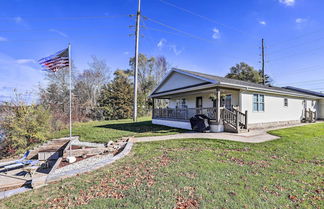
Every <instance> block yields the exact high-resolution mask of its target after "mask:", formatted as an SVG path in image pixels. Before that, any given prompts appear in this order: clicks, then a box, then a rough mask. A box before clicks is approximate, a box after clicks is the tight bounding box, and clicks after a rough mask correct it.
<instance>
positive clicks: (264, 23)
mask: <svg viewBox="0 0 324 209" xmlns="http://www.w3.org/2000/svg"><path fill="white" fill-rule="evenodd" d="M259 24H260V25H267V22H266V21H264V20H260V21H259Z"/></svg>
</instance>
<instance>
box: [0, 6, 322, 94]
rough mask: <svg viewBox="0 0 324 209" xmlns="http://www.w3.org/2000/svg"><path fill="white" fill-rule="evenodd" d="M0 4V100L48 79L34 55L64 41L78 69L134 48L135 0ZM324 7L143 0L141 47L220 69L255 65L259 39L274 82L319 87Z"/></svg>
mask: <svg viewBox="0 0 324 209" xmlns="http://www.w3.org/2000/svg"><path fill="white" fill-rule="evenodd" d="M170 3H171V4H170ZM0 8H1V11H0V100H6V99H8V98H9V97H10V96H11V95H12V91H13V89H14V88H16V89H17V90H18V91H19V92H25V91H30V92H32V93H34V94H35V92H37V89H38V85H44V84H45V81H44V72H42V71H40V66H39V65H38V64H37V63H36V62H35V60H38V59H39V58H42V57H44V56H47V55H50V54H51V53H53V52H56V51H58V50H60V49H63V48H64V47H66V46H67V44H68V43H69V42H71V44H72V54H73V59H74V61H75V65H76V67H77V69H78V70H79V71H82V70H83V69H85V68H86V67H87V63H88V62H89V61H90V57H91V55H96V56H97V57H99V58H102V59H105V60H106V61H107V63H108V65H109V66H110V68H111V70H115V69H116V68H127V67H128V61H129V58H130V57H131V56H133V54H134V36H130V35H129V34H131V33H133V32H134V28H132V27H129V26H130V25H134V23H135V18H134V17H129V16H128V15H130V14H135V12H136V9H137V0H118V1H116V0H78V1H76V0H64V1H63V0H52V1H49V0H11V1H5V0H0ZM323 9H324V2H323V1H321V0H249V1H237V0H226V1H222V0H204V1H197V0H165V1H161V0H142V14H143V15H144V16H146V17H148V19H143V20H142V24H141V25H142V26H143V28H142V30H141V34H142V35H143V37H141V40H140V52H141V53H144V54H146V55H149V56H157V55H163V56H165V57H166V58H167V60H168V61H169V62H170V63H171V65H172V66H174V67H179V68H184V69H189V70H194V71H200V72H204V73H211V74H215V75H221V76H224V75H225V74H226V73H227V72H228V71H229V68H230V67H231V66H233V65H235V64H236V63H239V62H241V61H244V62H246V63H248V64H250V65H252V66H254V67H255V68H257V69H259V68H260V67H261V65H260V63H259V61H260V59H261V58H260V53H261V51H260V44H261V38H264V39H265V45H266V72H267V73H268V74H270V75H271V76H272V78H273V79H274V84H276V85H279V86H286V85H293V86H298V87H302V88H308V89H312V90H316V91H324V26H323V25H324V13H323ZM158 23H162V24H158ZM33 98H35V97H33Z"/></svg>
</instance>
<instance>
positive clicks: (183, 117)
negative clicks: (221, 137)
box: [150, 69, 324, 132]
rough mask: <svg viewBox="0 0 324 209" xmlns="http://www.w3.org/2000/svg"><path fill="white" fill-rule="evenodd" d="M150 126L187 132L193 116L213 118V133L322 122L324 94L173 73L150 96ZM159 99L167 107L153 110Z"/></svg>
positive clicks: (199, 75) (201, 75) (221, 78)
mask: <svg viewBox="0 0 324 209" xmlns="http://www.w3.org/2000/svg"><path fill="white" fill-rule="evenodd" d="M150 97H151V98H153V116H152V117H153V123H154V124H160V125H166V126H171V127H177V128H183V129H191V125H190V122H189V119H190V118H191V117H192V116H194V115H196V114H205V115H207V116H208V117H209V118H211V119H212V120H211V131H212V132H222V131H230V132H239V131H240V130H244V129H251V128H258V127H272V126H280V125H286V124H296V123H300V122H302V121H315V120H316V119H324V94H321V93H317V92H313V91H308V90H303V89H297V88H294V87H286V88H280V87H274V86H265V85H262V84H255V83H251V82H246V81H240V80H235V79H229V78H224V77H219V76H213V75H208V74H203V73H199V72H193V71H187V70H180V69H172V70H171V71H170V72H169V73H168V74H167V75H166V76H165V78H164V79H163V80H162V81H161V83H160V84H159V85H158V86H157V88H155V90H154V91H153V92H152V94H151V96H150ZM157 99H163V100H166V101H168V102H167V104H168V105H167V106H165V107H164V108H161V107H159V108H157V107H154V106H155V103H156V102H154V101H156V100H157Z"/></svg>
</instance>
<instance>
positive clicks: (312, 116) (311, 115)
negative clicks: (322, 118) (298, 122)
mask: <svg viewBox="0 0 324 209" xmlns="http://www.w3.org/2000/svg"><path fill="white" fill-rule="evenodd" d="M304 120H305V122H310V123H314V122H316V112H315V111H312V110H311V109H309V110H307V109H305V118H304Z"/></svg>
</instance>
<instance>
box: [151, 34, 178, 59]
mask: <svg viewBox="0 0 324 209" xmlns="http://www.w3.org/2000/svg"><path fill="white" fill-rule="evenodd" d="M156 46H157V47H158V48H159V50H162V49H163V48H167V49H169V50H171V51H172V52H173V53H174V54H175V55H177V56H178V55H180V54H181V53H182V52H183V50H181V49H178V47H177V45H175V44H168V41H167V40H166V39H164V38H162V39H161V40H160V41H159V42H158V44H157V45H156Z"/></svg>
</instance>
